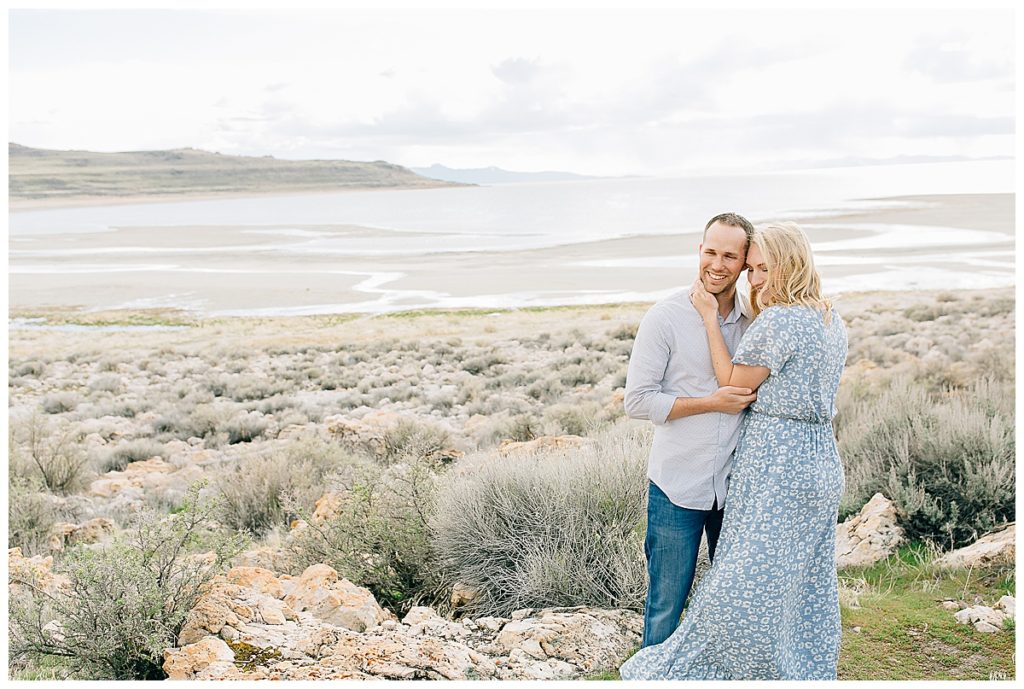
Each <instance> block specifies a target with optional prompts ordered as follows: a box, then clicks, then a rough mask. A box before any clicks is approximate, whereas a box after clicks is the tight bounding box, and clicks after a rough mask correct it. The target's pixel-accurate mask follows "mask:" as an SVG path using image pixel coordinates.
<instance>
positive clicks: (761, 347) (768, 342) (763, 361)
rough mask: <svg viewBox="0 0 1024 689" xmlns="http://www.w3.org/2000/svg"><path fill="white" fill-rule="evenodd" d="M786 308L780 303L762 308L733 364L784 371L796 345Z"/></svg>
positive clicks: (742, 341) (741, 341)
mask: <svg viewBox="0 0 1024 689" xmlns="http://www.w3.org/2000/svg"><path fill="white" fill-rule="evenodd" d="M787 311H788V309H786V308H785V307H780V306H776V307H769V308H767V309H765V310H764V311H762V312H761V315H759V316H758V317H757V318H755V319H754V322H753V323H751V324H750V327H749V328H747V332H746V333H744V335H743V339H741V340H740V346H739V347H738V348H737V349H736V354H735V355H734V356H733V358H732V363H734V364H740V365H743V366H763V367H764V368H767V369H769V370H770V371H771V372H772V373H778V372H779V371H781V370H782V367H783V366H785V365H786V362H787V361H789V360H790V358H792V356H793V353H794V352H795V351H796V345H797V342H796V340H797V337H796V334H795V331H794V328H793V327H792V323H791V322H790V318H789V314H788V313H787Z"/></svg>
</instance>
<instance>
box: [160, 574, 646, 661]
mask: <svg viewBox="0 0 1024 689" xmlns="http://www.w3.org/2000/svg"><path fill="white" fill-rule="evenodd" d="M289 588H290V590H288V589H289ZM284 592H286V595H285V596H284V598H283V599H282V598H280V597H275V596H278V595H279V594H280V593H284ZM292 605H294V609H293V608H292V607H290V606H292ZM512 617H513V619H508V618H500V617H481V618H478V619H476V620H473V619H469V618H464V619H462V620H460V621H453V620H450V619H447V618H445V617H442V616H440V615H439V614H438V613H437V612H436V611H435V610H433V609H431V608H428V607H424V606H418V607H414V608H412V609H411V610H410V611H409V612H408V613H407V614H406V615H405V618H404V619H403V620H402V621H401V622H399V621H398V620H396V619H393V616H391V615H389V614H388V613H385V612H384V611H383V610H382V609H381V608H380V606H379V605H377V603H376V601H375V600H374V599H373V596H372V595H370V594H369V592H368V591H366V590H365V589H362V588H360V587H357V586H354V585H353V584H351V582H349V581H347V580H345V579H343V578H341V577H339V576H338V573H337V572H336V571H335V570H333V569H332V568H331V567H329V566H327V565H323V564H320V565H313V566H312V567H309V568H307V569H306V571H304V572H303V573H302V574H301V575H300V576H298V577H294V578H293V577H289V576H287V575H280V576H275V575H274V572H272V571H270V570H266V569H261V568H257V567H235V568H233V569H232V570H229V572H228V573H227V574H225V575H223V576H218V577H215V578H214V579H213V580H212V581H211V582H209V583H208V584H207V585H206V586H205V587H204V589H203V592H202V595H201V597H200V600H199V602H198V604H197V605H196V607H195V609H193V610H192V611H191V612H190V613H189V616H188V618H187V619H186V624H185V628H184V629H183V630H182V633H181V636H180V637H179V642H180V643H182V644H183V646H182V648H179V649H169V650H168V651H167V652H166V653H165V669H167V671H168V672H169V673H171V672H173V675H172V676H173V677H174V678H194V679H271V680H283V679H307V680H308V679H312V680H316V679H320V680H326V679H456V680H467V679H488V678H495V679H512V680H524V679H545V678H546V679H578V678H581V677H584V676H586V675H588V674H592V673H594V672H599V671H606V670H611V669H613V668H616V667H618V666H619V665H620V664H621V663H622V662H623V661H624V660H625V659H626V658H627V657H628V656H629V654H630V653H631V652H632V651H633V650H634V649H635V647H636V646H637V644H638V643H639V641H640V632H641V629H642V626H643V622H642V618H641V617H640V616H639V615H638V614H636V613H634V612H631V611H627V610H598V609H591V608H586V607H577V608H548V609H544V610H533V609H525V610H519V611H516V612H515V613H514V614H513V616H512ZM351 627H356V628H357V629H352V628H351ZM225 641H228V642H230V645H228V644H224V642H225ZM225 647H227V648H228V649H229V650H230V649H234V653H235V656H236V659H235V660H234V662H233V663H227V658H228V656H227V653H225V651H224V648H225Z"/></svg>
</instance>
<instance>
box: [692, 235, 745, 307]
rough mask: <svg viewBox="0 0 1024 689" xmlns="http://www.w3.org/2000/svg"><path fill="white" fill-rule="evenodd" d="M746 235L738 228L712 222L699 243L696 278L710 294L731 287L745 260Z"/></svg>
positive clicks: (725, 290) (727, 289)
mask: <svg viewBox="0 0 1024 689" xmlns="http://www.w3.org/2000/svg"><path fill="white" fill-rule="evenodd" d="M746 253H747V235H746V233H745V232H744V231H743V228H742V227H735V226H733V225H723V224H722V223H720V222H716V223H715V224H713V225H712V226H711V227H709V228H708V231H707V232H706V233H705V235H704V242H703V243H702V244H701V245H700V281H701V282H702V283H704V289H706V290H707V291H708V292H710V293H711V294H721V293H723V292H727V291H729V290H730V289H732V287H733V285H735V284H736V280H738V279H739V277H740V273H742V272H743V267H744V265H745V263H746Z"/></svg>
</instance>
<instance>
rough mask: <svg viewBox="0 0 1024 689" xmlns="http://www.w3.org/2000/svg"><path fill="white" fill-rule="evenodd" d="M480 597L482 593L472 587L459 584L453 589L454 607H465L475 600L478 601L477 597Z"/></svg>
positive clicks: (452, 599)
mask: <svg viewBox="0 0 1024 689" xmlns="http://www.w3.org/2000/svg"><path fill="white" fill-rule="evenodd" d="M479 595H480V592H479V591H477V590H476V589H475V588H473V587H472V586H467V585H466V584H463V583H457V584H455V586H453V587H452V598H451V601H452V607H453V608H460V607H462V606H463V605H467V604H468V603H472V602H473V601H474V600H476V599H477V597H479Z"/></svg>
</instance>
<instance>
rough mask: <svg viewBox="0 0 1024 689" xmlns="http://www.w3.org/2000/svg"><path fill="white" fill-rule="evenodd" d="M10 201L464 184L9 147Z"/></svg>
mask: <svg viewBox="0 0 1024 689" xmlns="http://www.w3.org/2000/svg"><path fill="white" fill-rule="evenodd" d="M8 155H9V161H10V162H9V183H8V189H9V192H10V198H11V200H12V201H47V200H55V199H59V200H68V201H77V200H93V199H103V198H111V199H115V198H132V197H143V196H145V197H162V196H168V197H173V196H179V197H180V196H184V195H196V194H201V195H204V196H205V195H216V194H244V193H253V194H259V193H280V192H289V191H335V190H342V189H413V188H422V187H446V186H458V185H456V184H453V183H452V182H445V181H441V180H437V179H431V178H427V177H421V176H420V175H417V174H416V173H414V172H412V171H411V170H409V169H408V168H404V167H402V166H400V165H393V164H391V163H386V162H384V161H375V162H372V163H364V162H354V161H350V160H278V159H276V158H274V157H272V156H263V157H250V156H233V155H222V154H220V153H213V152H210V151H202V150H198V149H195V148H175V149H171V150H166V151H129V152H124V153H97V152H93V151H53V150H47V149H42V148H29V147H28V146H22V145H20V144H16V143H10V144H8Z"/></svg>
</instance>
